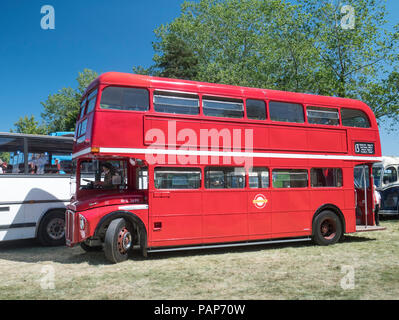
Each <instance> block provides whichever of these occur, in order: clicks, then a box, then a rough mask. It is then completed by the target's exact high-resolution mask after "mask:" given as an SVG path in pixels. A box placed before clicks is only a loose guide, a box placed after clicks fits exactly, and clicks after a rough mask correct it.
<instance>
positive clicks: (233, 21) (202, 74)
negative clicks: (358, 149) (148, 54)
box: [135, 0, 399, 121]
mask: <svg viewBox="0 0 399 320" xmlns="http://www.w3.org/2000/svg"><path fill="white" fill-rule="evenodd" d="M350 4H351V9H352V10H353V14H354V15H353V17H354V24H353V26H352V27H350V28H346V27H344V25H345V23H346V21H345V19H346V18H347V17H348V14H347V12H346V11H345V10H343V9H344V8H343V4H342V3H341V1H338V0H337V1H318V0H302V1H298V2H297V4H292V3H288V2H286V1H283V0H269V1H262V0H229V1H227V0H200V1H198V2H194V1H193V2H184V3H183V5H182V7H181V15H180V16H179V17H177V18H176V19H175V20H173V21H172V22H171V23H169V24H166V25H161V26H160V27H159V28H157V29H156V30H155V34H156V37H157V41H156V42H155V43H154V44H153V46H154V50H155V55H154V62H155V64H154V66H152V67H150V68H148V69H144V68H142V69H141V70H140V68H136V69H135V71H136V70H138V71H141V72H140V73H147V74H158V75H170V74H171V75H172V76H176V77H182V76H181V75H184V76H185V78H190V79H192V80H198V81H207V82H214V83H226V84H233V85H242V86H250V87H260V88H270V89H280V90H287V91H296V92H305V93H314V94H321V95H330V96H340V97H348V98H355V99H361V100H363V101H365V102H366V103H367V104H369V105H370V107H371V108H372V109H373V110H374V112H375V114H376V116H377V118H378V119H379V121H382V120H384V119H387V118H390V119H396V120H397V121H399V98H398V97H399V94H398V93H399V92H398V73H397V72H396V71H395V70H397V69H398V43H399V34H398V30H399V25H396V26H395V27H394V28H393V30H389V29H388V28H387V27H386V23H387V21H386V20H385V19H386V14H387V12H386V8H385V3H384V1H378V0H359V1H353V2H351V3H350ZM178 48H183V49H184V52H187V57H189V58H187V59H184V55H183V54H181V53H179V52H180V51H179V50H177V49H178ZM182 52H183V51H182ZM190 61H191V62H190ZM172 70H178V72H176V73H173V71H172ZM163 72H164V73H163Z"/></svg>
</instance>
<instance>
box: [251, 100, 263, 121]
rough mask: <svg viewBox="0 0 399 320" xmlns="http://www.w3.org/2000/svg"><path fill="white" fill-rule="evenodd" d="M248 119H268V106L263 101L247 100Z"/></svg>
mask: <svg viewBox="0 0 399 320" xmlns="http://www.w3.org/2000/svg"><path fill="white" fill-rule="evenodd" d="M247 117H248V119H252V120H265V119H266V104H265V102H264V101H262V100H254V99H248V100H247Z"/></svg>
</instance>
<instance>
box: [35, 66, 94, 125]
mask: <svg viewBox="0 0 399 320" xmlns="http://www.w3.org/2000/svg"><path fill="white" fill-rule="evenodd" d="M97 76H98V75H97V73H96V72H95V71H92V70H90V69H84V70H83V72H79V74H78V77H77V79H76V80H77V83H78V85H77V88H76V89H73V88H71V87H65V88H62V89H60V90H59V91H58V92H57V93H55V94H51V95H49V96H48V98H47V100H46V101H44V102H41V104H42V106H43V107H44V111H43V112H42V114H41V116H42V118H43V119H44V122H45V126H46V128H47V131H48V132H55V131H74V130H75V124H76V120H77V116H78V113H79V108H80V100H81V98H82V95H83V93H84V92H85V90H86V88H87V86H88V85H89V84H90V82H92V81H93V80H94V79H95V78H97Z"/></svg>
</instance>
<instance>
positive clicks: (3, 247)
mask: <svg viewBox="0 0 399 320" xmlns="http://www.w3.org/2000/svg"><path fill="white" fill-rule="evenodd" d="M373 240H375V239H372V238H367V237H362V236H355V235H350V236H345V238H344V241H343V242H342V243H348V242H349V243H357V242H367V241H373ZM336 245H339V243H338V244H336ZM308 247H317V246H316V245H315V244H314V243H313V242H312V241H298V242H286V243H274V244H273V243H271V244H250V245H246V246H237V247H222V248H207V247H206V246H204V247H203V248H201V249H187V250H179V251H165V252H153V253H151V252H150V253H148V257H147V258H144V257H143V256H142V255H141V252H140V251H139V250H134V251H133V252H132V253H131V254H130V257H129V259H130V260H133V261H145V260H162V259H169V258H176V257H193V256H205V255H214V256H217V255H223V254H228V253H246V252H257V251H263V250H276V249H284V248H308ZM0 260H8V261H16V262H26V263H40V262H46V261H49V262H54V263H61V264H80V263H87V264H89V265H109V264H111V263H110V262H109V261H108V260H107V259H106V258H105V255H104V252H103V251H99V252H86V251H84V250H83V249H81V248H80V246H76V247H74V248H69V247H66V246H59V247H43V246H41V245H40V244H39V243H38V242H36V241H35V240H16V241H7V242H3V243H0Z"/></svg>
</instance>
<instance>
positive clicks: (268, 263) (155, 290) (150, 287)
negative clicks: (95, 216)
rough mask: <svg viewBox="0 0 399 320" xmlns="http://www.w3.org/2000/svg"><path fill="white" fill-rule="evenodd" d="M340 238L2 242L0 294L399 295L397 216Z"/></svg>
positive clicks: (136, 296) (2, 296)
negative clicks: (202, 244)
mask: <svg viewBox="0 0 399 320" xmlns="http://www.w3.org/2000/svg"><path fill="white" fill-rule="evenodd" d="M381 225H382V226H385V227H386V228H387V230H385V231H376V232H366V233H355V234H351V235H347V236H346V237H345V240H344V241H343V242H340V243H338V244H336V245H333V246H328V247H319V246H315V245H313V244H312V243H310V242H309V243H297V244H292V243H291V244H280V245H262V246H251V247H241V248H233V249H212V250H211V249H207V250H202V251H181V252H174V253H153V254H150V255H149V257H148V258H147V259H144V258H142V257H140V255H139V254H138V253H137V254H133V255H132V258H131V259H130V260H129V261H127V262H124V263H121V264H117V265H112V264H109V263H108V262H107V261H106V260H105V258H104V255H103V253H102V252H99V253H86V252H84V251H83V250H82V249H81V248H80V247H76V248H72V249H71V248H67V247H58V248H54V247H52V248H44V247H40V246H39V245H37V244H35V243H34V242H32V241H18V242H12V243H10V242H9V243H2V244H0V299H3V300H4V299H138V300H141V299H161V300H163V299H183V300H186V299H249V300H252V299H256V300H263V299H334V300H335V299H395V300H396V299H398V298H399V220H398V219H387V220H383V221H381Z"/></svg>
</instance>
